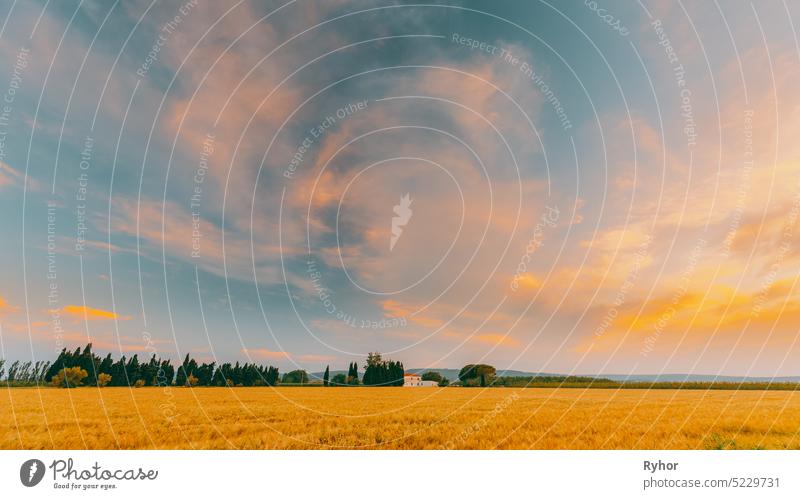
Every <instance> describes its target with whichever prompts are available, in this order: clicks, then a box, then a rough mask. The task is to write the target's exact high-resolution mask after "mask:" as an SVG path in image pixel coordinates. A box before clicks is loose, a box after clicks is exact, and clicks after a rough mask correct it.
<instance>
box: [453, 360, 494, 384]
mask: <svg viewBox="0 0 800 499" xmlns="http://www.w3.org/2000/svg"><path fill="white" fill-rule="evenodd" d="M495 374H496V370H495V368H494V367H492V366H490V365H487V364H467V365H466V366H464V367H462V368H461V371H459V373H458V379H459V381H461V384H463V385H464V386H477V385H479V384H480V386H487V385H489V384H491V383H492V381H493V380H494V377H495Z"/></svg>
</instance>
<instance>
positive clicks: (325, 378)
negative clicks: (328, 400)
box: [322, 366, 331, 386]
mask: <svg viewBox="0 0 800 499" xmlns="http://www.w3.org/2000/svg"><path fill="white" fill-rule="evenodd" d="M330 377H331V366H325V374H323V375H322V385H323V386H328V380H329V379H330Z"/></svg>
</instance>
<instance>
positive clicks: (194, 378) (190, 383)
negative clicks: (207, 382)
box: [186, 374, 200, 387]
mask: <svg viewBox="0 0 800 499" xmlns="http://www.w3.org/2000/svg"><path fill="white" fill-rule="evenodd" d="M198 381H200V380H198V379H197V376H195V375H193V374H190V375H189V377H188V378H186V386H189V387H194V386H197V382H198Z"/></svg>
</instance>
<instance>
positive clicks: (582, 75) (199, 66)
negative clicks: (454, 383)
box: [0, 0, 800, 375]
mask: <svg viewBox="0 0 800 499" xmlns="http://www.w3.org/2000/svg"><path fill="white" fill-rule="evenodd" d="M0 8H1V9H2V11H1V12H0V16H2V19H3V21H4V24H3V25H2V31H1V32H0V68H2V72H0V91H3V92H4V94H3V96H4V98H5V105H6V107H5V108H4V109H2V111H3V112H4V115H5V116H7V118H8V121H7V122H6V123H3V122H0V133H4V138H5V140H4V141H3V142H2V144H3V148H2V157H0V161H2V163H0V167H2V170H0V210H1V211H0V213H1V214H0V231H2V234H3V235H4V237H3V238H2V243H1V244H0V258H2V261H3V265H2V269H3V274H2V275H3V279H2V280H1V281H0V299H1V300H2V301H0V326H2V350H3V352H2V354H3V356H4V357H6V358H36V359H38V358H42V357H45V358H49V357H52V356H53V354H54V352H55V351H58V350H60V348H62V347H63V346H67V347H73V348H74V347H75V346H77V345H79V344H83V343H86V342H87V341H89V340H91V341H92V342H93V343H94V344H95V346H96V348H97V349H98V350H102V351H111V352H114V353H115V354H120V353H125V354H127V355H130V354H132V353H135V352H136V353H145V354H149V353H150V352H156V353H158V354H159V355H162V356H168V357H173V358H177V357H178V356H183V355H184V354H185V353H186V352H191V353H192V354H193V355H195V356H196V357H197V358H198V359H202V360H219V359H225V360H255V361H258V362H267V363H271V364H275V365H278V366H280V367H281V368H282V369H284V370H285V369H289V368H292V367H294V366H300V367H303V368H306V369H310V370H321V369H324V367H325V365H327V364H330V365H331V366H332V367H334V368H343V366H344V365H346V364H347V363H349V362H351V361H353V360H360V359H362V358H363V357H365V355H366V353H367V352H369V351H375V350H377V351H381V352H384V353H385V354H387V355H388V356H390V357H393V358H396V359H398V360H402V361H403V362H404V363H405V365H406V366H408V367H458V366H461V365H463V364H465V363H468V362H476V361H479V360H480V361H484V362H488V363H491V364H494V365H496V366H498V367H503V368H513V369H524V370H542V371H550V372H553V371H558V372H575V373H602V372H605V373H626V372H639V373H658V372H673V373H674V372H697V373H721V374H751V375H773V374H774V375H789V374H798V372H797V366H796V362H795V363H794V364H793V363H792V362H791V359H792V358H794V359H796V358H797V355H798V353H800V348H799V347H798V346H797V342H796V338H797V326H796V325H797V323H798V322H797V320H798V318H799V317H800V306H798V301H797V298H798V291H797V289H796V286H795V284H796V281H797V271H796V269H797V268H798V267H797V264H798V256H800V252H798V250H797V248H798V242H797V240H796V236H795V233H794V230H795V229H796V208H797V206H798V201H797V200H798V199H800V198H798V194H797V193H798V192H800V184H798V173H799V172H800V170H799V169H798V163H797V158H798V152H800V151H798V145H797V144H796V141H795V140H792V138H793V137H796V132H797V131H798V127H797V125H798V120H800V115H798V109H800V106H799V104H800V103H798V100H797V96H796V91H794V89H795V88H797V83H798V81H797V80H798V67H799V66H798V55H799V52H800V51H799V50H798V42H797V38H796V35H795V33H794V19H796V18H797V12H796V8H794V7H792V6H788V5H786V4H783V3H780V2H772V3H769V4H757V5H751V4H750V3H748V2H725V3H724V4H717V3H711V2H691V3H683V4H681V3H673V2H642V3H630V2H611V1H598V2H591V1H587V2H571V3H569V4H568V5H561V4H550V3H547V2H511V1H499V2H441V3H434V4H426V5H418V4H411V3H409V2H359V1H353V2H348V1H332V2H325V3H317V2H302V1H297V2H285V3H284V2H266V3H264V2H258V3H250V2H215V3H211V2H203V1H201V0H198V1H196V2H194V1H186V2H157V3H155V2H154V3H151V2H147V1H142V2H116V3H113V2H49V3H46V4H45V3H41V2H15V3H8V2H7V3H6V4H4V5H3V6H2V7H0ZM473 41H474V43H473ZM292 158H295V163H294V165H293V166H290V165H291V161H292ZM406 194H408V195H409V196H410V198H412V199H413V201H412V204H411V209H412V212H413V215H412V216H411V217H410V219H409V220H407V222H406V223H405V225H403V226H402V227H401V228H402V234H401V236H400V238H399V239H398V242H397V244H396V245H395V246H394V247H393V248H392V249H390V247H389V240H390V237H391V231H392V228H393V227H392V217H394V216H396V213H395V212H394V207H395V206H396V205H398V203H399V202H400V199H401V198H402V196H404V195H406ZM48 217H50V219H49V220H48ZM48 230H50V233H48ZM48 236H49V237H50V239H48Z"/></svg>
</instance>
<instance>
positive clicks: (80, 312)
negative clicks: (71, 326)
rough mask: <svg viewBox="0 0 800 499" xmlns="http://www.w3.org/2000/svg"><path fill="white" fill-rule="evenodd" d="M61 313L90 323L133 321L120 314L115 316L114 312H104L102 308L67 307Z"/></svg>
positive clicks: (127, 316)
mask: <svg viewBox="0 0 800 499" xmlns="http://www.w3.org/2000/svg"><path fill="white" fill-rule="evenodd" d="M61 311H62V312H64V313H65V314H67V315H72V316H75V317H78V318H80V319H85V320H89V321H95V320H96V321H103V320H120V321H127V320H130V319H131V317H130V316H129V315H125V316H122V315H119V314H115V313H114V312H110V311H108V310H103V309H100V308H91V307H86V306H83V305H67V306H65V307H64V308H63V309H61Z"/></svg>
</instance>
